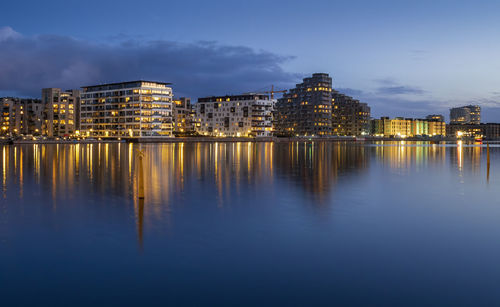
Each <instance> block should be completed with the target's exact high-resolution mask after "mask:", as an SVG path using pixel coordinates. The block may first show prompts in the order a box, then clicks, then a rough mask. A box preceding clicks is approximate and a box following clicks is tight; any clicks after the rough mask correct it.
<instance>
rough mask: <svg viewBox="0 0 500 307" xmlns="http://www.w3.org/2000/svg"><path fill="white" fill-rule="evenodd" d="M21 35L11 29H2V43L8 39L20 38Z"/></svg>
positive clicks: (0, 29) (0, 35)
mask: <svg viewBox="0 0 500 307" xmlns="http://www.w3.org/2000/svg"><path fill="white" fill-rule="evenodd" d="M20 37H21V34H19V33H17V32H16V31H14V29H12V28H11V27H1V28H0V42H1V41H5V40H8V39H16V38H20Z"/></svg>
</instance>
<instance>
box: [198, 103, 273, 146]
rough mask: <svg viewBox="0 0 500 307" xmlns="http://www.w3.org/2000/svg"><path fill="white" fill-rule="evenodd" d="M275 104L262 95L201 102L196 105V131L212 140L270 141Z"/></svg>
mask: <svg viewBox="0 0 500 307" xmlns="http://www.w3.org/2000/svg"><path fill="white" fill-rule="evenodd" d="M274 104H275V100H273V99H269V96H267V95H260V94H245V95H235V96H213V97H205V98H199V99H198V102H197V103H196V104H195V105H194V110H195V121H196V123H195V129H196V131H197V132H198V133H200V134H201V135H208V136H228V137H269V136H272V131H273V108H274Z"/></svg>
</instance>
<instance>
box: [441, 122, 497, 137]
mask: <svg viewBox="0 0 500 307" xmlns="http://www.w3.org/2000/svg"><path fill="white" fill-rule="evenodd" d="M446 128H447V129H446V133H447V134H448V135H449V136H453V137H457V138H485V139H488V140H498V139H500V124H498V123H487V124H450V125H448V126H447V127H446Z"/></svg>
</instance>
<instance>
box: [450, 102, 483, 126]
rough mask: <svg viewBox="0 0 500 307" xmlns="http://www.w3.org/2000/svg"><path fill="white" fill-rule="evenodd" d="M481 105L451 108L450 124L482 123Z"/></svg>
mask: <svg viewBox="0 0 500 307" xmlns="http://www.w3.org/2000/svg"><path fill="white" fill-rule="evenodd" d="M480 123H481V107H480V106H477V105H468V106H463V107H459V108H452V109H450V124H480Z"/></svg>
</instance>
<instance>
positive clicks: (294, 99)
mask: <svg viewBox="0 0 500 307" xmlns="http://www.w3.org/2000/svg"><path fill="white" fill-rule="evenodd" d="M275 125H276V127H275V128H276V134H277V135H288V136H295V135H298V136H306V135H310V136H326V135H331V134H332V78H330V76H329V75H328V74H324V73H316V74H313V75H312V77H310V78H305V79H304V80H303V82H302V83H300V84H297V85H296V87H295V88H293V89H291V90H290V91H289V92H288V93H285V94H284V95H283V97H282V98H280V99H278V103H277V104H276V121H275Z"/></svg>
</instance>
